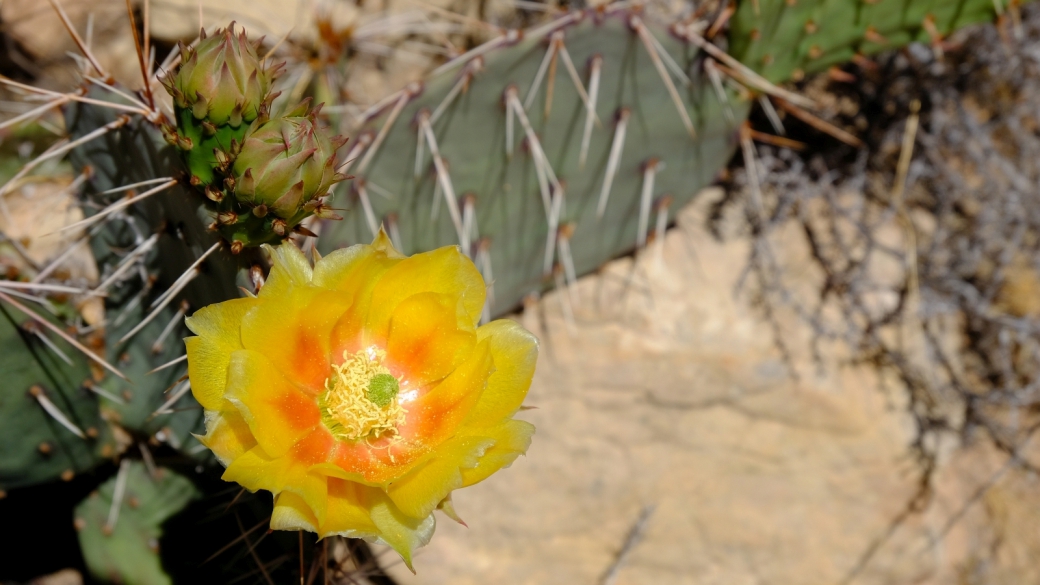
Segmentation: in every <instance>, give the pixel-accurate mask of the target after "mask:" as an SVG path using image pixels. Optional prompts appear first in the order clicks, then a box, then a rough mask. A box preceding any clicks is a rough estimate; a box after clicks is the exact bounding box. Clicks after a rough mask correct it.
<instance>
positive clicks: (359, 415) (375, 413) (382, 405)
mask: <svg viewBox="0 0 1040 585" xmlns="http://www.w3.org/2000/svg"><path fill="white" fill-rule="evenodd" d="M384 359H386V352H385V351H383V350H381V349H378V348H375V347H371V348H368V349H365V350H361V351H358V352H355V353H353V354H351V353H350V352H347V351H345V352H343V363H341V364H340V365H338V366H337V365H334V366H332V370H333V371H332V374H331V375H330V376H329V377H328V379H327V380H325V392H324V393H323V394H322V395H321V396H320V397H319V398H318V406H319V407H320V408H321V418H322V422H324V423H325V426H326V427H328V429H329V431H331V432H332V434H333V435H335V436H336V437H337V438H339V439H344V440H348V441H358V440H361V439H366V440H374V439H380V438H382V437H390V438H393V437H395V436H396V435H397V427H398V426H400V425H401V424H403V423H404V419H405V414H407V411H406V410H405V409H404V408H402V407H401V404H400V402H399V400H398V396H397V394H398V390H399V389H400V382H399V380H398V379H397V378H395V377H394V376H393V375H392V374H391V373H390V370H388V369H387V368H386V366H384V365H383V360H384Z"/></svg>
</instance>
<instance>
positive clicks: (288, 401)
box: [227, 349, 321, 457]
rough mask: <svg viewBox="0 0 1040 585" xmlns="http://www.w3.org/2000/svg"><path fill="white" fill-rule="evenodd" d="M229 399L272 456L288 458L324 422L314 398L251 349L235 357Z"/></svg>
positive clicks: (265, 450) (229, 373)
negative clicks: (293, 447) (292, 448)
mask: <svg viewBox="0 0 1040 585" xmlns="http://www.w3.org/2000/svg"><path fill="white" fill-rule="evenodd" d="M227 398H228V400H229V401H231V403H232V404H234V405H235V406H236V407H238V409H239V411H240V412H241V413H242V417H243V418H244V419H245V421H246V422H247V423H248V424H249V428H250V429H252V431H253V436H254V437H256V441H257V443H259V444H260V446H261V447H262V448H263V450H264V452H265V453H267V454H268V455H269V456H271V457H281V456H282V455H284V454H285V453H286V452H287V451H288V450H289V449H290V448H291V447H292V446H293V445H295V444H296V442H297V441H299V440H300V439H301V438H303V437H304V436H306V435H307V434H309V433H310V432H311V430H312V429H313V428H314V427H315V426H317V425H318V424H320V423H321V412H320V410H319V409H318V404H317V403H316V402H315V399H314V397H313V396H310V395H308V394H307V393H305V392H303V391H302V390H300V389H299V388H297V387H296V386H295V385H293V384H291V383H290V382H289V381H288V380H286V379H285V377H283V376H282V374H281V373H280V372H279V371H278V369H277V368H275V367H274V366H273V365H272V364H271V363H270V361H268V360H267V358H265V357H264V356H263V355H262V354H260V353H258V352H255V351H250V350H248V349H240V350H238V351H236V352H234V353H233V354H231V360H230V364H229V366H228V386H227Z"/></svg>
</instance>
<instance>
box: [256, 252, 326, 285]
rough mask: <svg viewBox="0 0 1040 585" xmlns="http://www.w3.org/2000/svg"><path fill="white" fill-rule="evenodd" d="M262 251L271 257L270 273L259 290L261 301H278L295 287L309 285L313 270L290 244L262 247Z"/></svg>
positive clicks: (307, 261)
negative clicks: (268, 299) (270, 299)
mask: <svg viewBox="0 0 1040 585" xmlns="http://www.w3.org/2000/svg"><path fill="white" fill-rule="evenodd" d="M263 249H264V250H265V251H266V252H267V253H268V254H270V255H271V272H270V273H269V274H268V275H267V280H266V282H264V286H263V288H261V289H260V294H259V297H260V298H261V299H267V298H272V299H279V298H281V297H282V296H283V295H285V294H286V292H287V291H288V290H289V289H291V288H294V287H297V286H306V285H309V284H310V283H311V278H312V277H313V274H314V273H313V269H312V268H311V263H310V261H309V260H307V257H306V256H304V255H303V252H301V251H300V249H299V248H297V247H296V245H295V244H293V243H292V242H287V243H285V244H282V245H280V246H270V245H268V244H264V245H263Z"/></svg>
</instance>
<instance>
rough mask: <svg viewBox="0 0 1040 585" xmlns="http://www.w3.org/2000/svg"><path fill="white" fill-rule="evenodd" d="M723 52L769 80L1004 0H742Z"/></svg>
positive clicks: (847, 57)
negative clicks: (725, 51)
mask: <svg viewBox="0 0 1040 585" xmlns="http://www.w3.org/2000/svg"><path fill="white" fill-rule="evenodd" d="M738 4H739V6H738V8H737V11H736V13H735V14H734V15H733V19H732V20H731V23H730V35H729V39H730V52H731V54H732V55H733V56H734V57H736V58H738V59H740V60H741V61H742V62H744V63H745V64H746V65H748V66H750V67H751V68H753V69H755V70H756V71H758V72H759V73H761V74H762V75H763V76H764V77H766V78H767V79H769V80H770V81H773V82H777V83H778V82H782V81H787V80H790V79H796V80H797V79H799V78H800V77H802V76H804V75H806V74H811V73H816V72H819V71H823V70H825V69H827V68H828V67H830V66H832V65H841V64H843V63H846V62H848V61H851V60H852V59H853V58H854V57H856V55H871V54H874V53H877V52H880V51H883V50H886V49H895V48H899V47H902V46H904V45H906V44H908V43H911V42H915V41H916V42H922V43H926V44H934V43H937V42H939V41H941V39H942V38H943V37H945V36H947V35H949V34H950V33H952V32H954V31H956V30H957V29H959V28H961V27H964V26H967V25H969V24H974V23H978V22H990V21H992V20H993V18H994V16H995V15H996V10H997V8H998V7H999V6H1002V5H1003V4H1005V2H1004V0H876V1H872V2H868V1H867V0H798V1H797V2H791V1H790V0H754V1H753V0H742V1H741V2H739V3H738Z"/></svg>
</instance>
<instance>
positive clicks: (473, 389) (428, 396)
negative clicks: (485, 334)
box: [398, 340, 494, 447]
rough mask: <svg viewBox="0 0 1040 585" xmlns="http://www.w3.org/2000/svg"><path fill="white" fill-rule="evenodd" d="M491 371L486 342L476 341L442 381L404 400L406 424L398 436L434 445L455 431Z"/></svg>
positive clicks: (471, 406)
mask: <svg viewBox="0 0 1040 585" xmlns="http://www.w3.org/2000/svg"><path fill="white" fill-rule="evenodd" d="M492 372H494V362H493V361H492V358H491V351H490V349H489V344H488V342H487V341H486V340H485V341H483V342H481V343H478V344H477V346H476V347H474V348H473V351H472V352H471V353H470V355H469V358H468V359H467V360H466V361H465V362H464V363H463V364H462V365H460V366H459V367H458V368H456V369H455V371H454V372H452V373H451V375H449V376H448V377H447V378H445V379H444V381H443V382H441V383H440V384H438V385H437V386H435V387H434V388H432V389H431V390H430V391H429V392H427V393H425V394H423V395H421V396H419V398H417V399H416V400H414V401H413V402H407V403H405V404H404V407H405V408H406V409H407V410H408V414H407V415H406V417H405V424H404V425H402V426H401V427H399V429H398V430H399V431H400V433H401V436H402V437H403V438H404V439H405V440H408V441H415V442H416V443H421V444H424V445H427V446H429V447H435V446H436V445H439V444H440V443H442V442H444V441H445V440H446V439H448V438H449V437H451V436H452V435H454V434H455V431H456V429H458V427H459V425H461V424H462V421H463V420H465V419H466V416H467V415H468V414H469V413H470V411H471V410H473V406H474V405H475V404H476V403H477V401H478V400H480V395H481V394H482V393H483V392H484V388H485V386H486V385H487V380H488V377H489V376H490V375H491V373H492Z"/></svg>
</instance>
